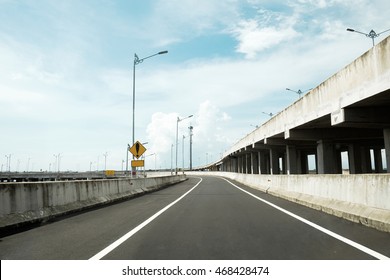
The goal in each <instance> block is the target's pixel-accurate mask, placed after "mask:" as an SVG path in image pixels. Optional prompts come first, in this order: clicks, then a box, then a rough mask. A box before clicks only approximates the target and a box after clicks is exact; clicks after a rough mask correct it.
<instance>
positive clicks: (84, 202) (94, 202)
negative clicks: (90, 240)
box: [0, 175, 186, 229]
mask: <svg viewBox="0 0 390 280" xmlns="http://www.w3.org/2000/svg"><path fill="white" fill-rule="evenodd" d="M184 180H186V176H185V175H178V176H163V177H153V178H139V179H112V180H83V181H56V182H28V183H0V229H5V228H8V227H14V226H20V225H23V224H26V223H31V222H37V221H45V220H48V219H52V218H53V217H57V216H59V215H65V214H69V213H73V212H76V211H81V210H85V209H88V208H91V207H96V206H99V205H103V204H108V203H112V202H115V201H120V200H125V199H128V198H131V197H134V196H137V195H141V194H144V193H147V192H151V191H155V190H157V189H161V188H164V187H166V186H169V185H172V184H175V183H178V182H181V181H184Z"/></svg>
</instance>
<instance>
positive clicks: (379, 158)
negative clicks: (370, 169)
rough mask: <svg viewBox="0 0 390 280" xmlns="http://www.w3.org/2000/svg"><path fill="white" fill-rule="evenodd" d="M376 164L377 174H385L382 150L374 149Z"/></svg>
mask: <svg viewBox="0 0 390 280" xmlns="http://www.w3.org/2000/svg"><path fill="white" fill-rule="evenodd" d="M374 162H375V173H383V164H382V151H381V149H380V148H374Z"/></svg>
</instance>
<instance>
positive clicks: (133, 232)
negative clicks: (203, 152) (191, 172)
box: [90, 178, 203, 260]
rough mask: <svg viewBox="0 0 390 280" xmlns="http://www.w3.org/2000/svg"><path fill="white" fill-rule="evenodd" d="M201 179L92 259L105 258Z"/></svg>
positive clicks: (173, 203) (177, 200)
mask: <svg viewBox="0 0 390 280" xmlns="http://www.w3.org/2000/svg"><path fill="white" fill-rule="evenodd" d="M199 179H200V181H199V182H198V183H197V184H196V185H195V186H194V187H193V188H191V189H190V190H189V191H188V192H186V193H185V194H183V195H182V196H181V197H179V198H178V199H176V200H175V201H174V202H172V203H171V204H169V205H167V206H165V207H164V208H163V209H161V210H160V211H158V212H157V213H155V214H154V215H153V216H151V217H150V218H149V219H147V220H145V221H144V222H142V223H141V224H139V225H138V226H136V227H135V228H133V229H132V230H131V231H129V232H128V233H126V234H125V235H123V236H122V237H121V238H119V239H118V240H116V241H115V242H113V243H112V244H111V245H109V246H107V247H106V248H104V249H103V250H101V251H100V252H99V253H97V254H96V255H94V256H93V257H91V258H90V260H100V259H101V258H103V257H104V256H105V255H107V254H108V253H110V252H111V251H112V250H114V249H115V248H116V247H118V246H119V245H121V244H122V243H123V242H125V241H126V240H127V239H129V238H130V237H132V236H133V235H134V234H136V233H137V232H138V231H140V230H141V229H142V228H144V227H145V226H146V225H148V224H149V223H150V222H152V221H153V220H154V219H156V218H157V217H158V216H160V215H161V214H162V213H164V212H165V211H167V210H168V209H169V208H170V207H172V206H173V205H175V204H176V203H177V202H179V201H180V200H181V199H182V198H184V197H185V196H186V195H187V194H189V193H190V192H191V191H192V190H193V189H195V188H196V187H197V186H198V185H199V184H200V183H201V182H202V180H203V179H202V178H199Z"/></svg>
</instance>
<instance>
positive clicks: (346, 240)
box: [222, 178, 390, 260]
mask: <svg viewBox="0 0 390 280" xmlns="http://www.w3.org/2000/svg"><path fill="white" fill-rule="evenodd" d="M222 179H224V180H225V181H227V182H228V183H230V184H231V185H232V186H234V187H236V188H237V189H239V190H240V191H243V192H244V193H247V194H249V195H250V196H253V197H254V198H256V199H258V200H260V201H262V202H264V203H266V204H268V205H269V206H271V207H273V208H275V209H277V210H279V211H282V212H283V213H285V214H287V215H289V216H291V217H293V218H295V219H297V220H299V221H301V222H303V223H305V224H307V225H309V226H311V227H313V228H315V229H317V230H319V231H322V232H323V233H325V234H327V235H330V236H332V237H334V238H336V239H338V240H340V241H342V242H344V243H346V244H348V245H350V246H352V247H355V248H356V249H358V250H360V251H363V252H364V253H366V254H369V255H371V256H373V257H374V258H377V259H379V260H389V259H390V258H389V257H387V256H385V255H382V254H380V253H378V252H376V251H374V250H371V249H370V248H367V247H365V246H363V245H361V244H359V243H356V242H354V241H352V240H349V239H348V238H345V237H343V236H341V235H339V234H337V233H334V232H332V231H330V230H328V229H326V228H323V227H321V226H319V225H317V224H315V223H313V222H310V221H308V220H306V219H304V218H302V217H300V216H298V215H296V214H294V213H291V212H290V211H287V210H285V209H283V208H281V207H279V206H277V205H275V204H273V203H271V202H268V201H267V200H264V199H262V198H260V197H258V196H256V195H254V194H252V193H250V192H248V191H246V190H244V189H242V188H240V187H238V186H236V185H235V184H233V183H232V182H230V181H229V180H227V179H225V178H222Z"/></svg>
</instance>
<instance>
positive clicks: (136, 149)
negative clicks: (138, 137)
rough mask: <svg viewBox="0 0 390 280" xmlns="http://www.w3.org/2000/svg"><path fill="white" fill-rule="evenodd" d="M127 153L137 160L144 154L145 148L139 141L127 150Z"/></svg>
mask: <svg viewBox="0 0 390 280" xmlns="http://www.w3.org/2000/svg"><path fill="white" fill-rule="evenodd" d="M129 151H130V152H131V153H132V154H133V156H135V157H136V158H137V159H139V157H140V156H142V155H143V154H144V153H145V151H146V148H145V147H144V146H143V145H142V144H141V143H140V142H139V141H137V142H135V143H134V145H133V146H132V147H131V148H130V149H129Z"/></svg>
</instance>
